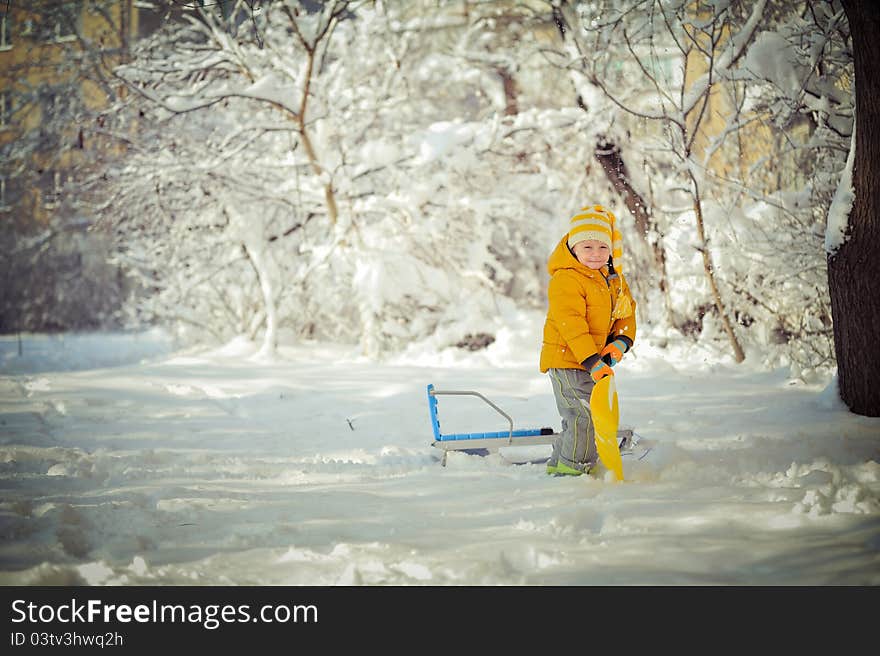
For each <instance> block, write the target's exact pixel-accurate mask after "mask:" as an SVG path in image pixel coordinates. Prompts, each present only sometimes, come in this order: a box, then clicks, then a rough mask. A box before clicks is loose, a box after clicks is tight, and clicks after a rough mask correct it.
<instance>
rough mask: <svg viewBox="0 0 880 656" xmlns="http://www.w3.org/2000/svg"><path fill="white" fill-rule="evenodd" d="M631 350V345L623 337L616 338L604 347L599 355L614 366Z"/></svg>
mask: <svg viewBox="0 0 880 656" xmlns="http://www.w3.org/2000/svg"><path fill="white" fill-rule="evenodd" d="M628 350H629V345H627V343H626V342H625V341H624V340H622V339H619V338H618V339H615V340H614V341H613V342H611V343H610V344H608V345H607V346H606V347H605V348H603V349H602V352H601V353H600V354H599V357H600V358H602V360H604V361H605V362H606V363H607V364H608V365H609V366H611V367H613V366H614V365H616V364H617V363H618V362H620V361H621V360H623V354H624V353H626V352H627V351H628Z"/></svg>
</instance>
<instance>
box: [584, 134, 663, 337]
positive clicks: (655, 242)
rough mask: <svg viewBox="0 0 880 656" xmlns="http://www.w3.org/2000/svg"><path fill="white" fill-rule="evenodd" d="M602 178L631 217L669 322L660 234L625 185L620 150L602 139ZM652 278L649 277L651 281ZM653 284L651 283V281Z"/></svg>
mask: <svg viewBox="0 0 880 656" xmlns="http://www.w3.org/2000/svg"><path fill="white" fill-rule="evenodd" d="M594 154H595V157H596V159H597V160H598V162H599V164H601V165H602V170H603V171H604V172H605V175H606V177H607V178H608V180H609V181H610V182H611V184H612V185H613V186H614V189H615V191H617V193H618V194H620V195H621V197H622V198H623V202H624V204H625V205H626V208H627V209H628V210H629V212H630V214H632V216H633V218H634V219H635V222H636V234H638V236H639V238H640V239H641V241H642V244H643V245H644V247H645V249H646V250H647V251H648V252H649V253H651V255H652V257H653V263H652V266H653V269H654V274H655V275H656V278H655V280H656V287H657V289H659V290H660V294H661V295H662V297H663V304H664V309H665V311H666V318H667V321H669V322H670V323H671V322H672V316H673V315H672V301H671V300H670V298H669V284H668V282H667V277H666V251H665V250H664V249H663V244H661V243H660V233H659V231H658V230H657V224H656V222H655V221H654V217H653V215H652V214H651V211H650V209H648V204H647V203H646V202H645V200H644V198H642V196H641V194H639V192H637V191H636V190H635V189H634V188H633V186H632V184H631V183H630V181H629V175H628V173H627V171H626V163H625V162H624V161H623V156H622V155H621V153H620V147H619V146H618V145H617V144H615V143H612V142H610V141H606V140H605V139H600V140H599V142H598V143H597V144H596V150H595V152H594ZM653 277H654V276H652V278H653ZM652 282H653V281H652Z"/></svg>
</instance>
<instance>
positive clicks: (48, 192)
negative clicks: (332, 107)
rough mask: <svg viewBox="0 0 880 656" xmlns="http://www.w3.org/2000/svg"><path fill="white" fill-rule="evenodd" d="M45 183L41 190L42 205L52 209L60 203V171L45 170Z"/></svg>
mask: <svg viewBox="0 0 880 656" xmlns="http://www.w3.org/2000/svg"><path fill="white" fill-rule="evenodd" d="M47 174H48V175H47V177H48V180H47V184H46V187H45V189H44V191H43V207H45V208H47V209H52V208H54V207H58V205H60V204H61V172H60V171H47Z"/></svg>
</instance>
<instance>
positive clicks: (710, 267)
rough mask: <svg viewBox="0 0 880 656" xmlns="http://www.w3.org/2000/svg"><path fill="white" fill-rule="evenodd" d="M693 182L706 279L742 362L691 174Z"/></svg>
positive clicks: (723, 323) (693, 181)
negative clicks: (718, 280) (719, 286)
mask: <svg viewBox="0 0 880 656" xmlns="http://www.w3.org/2000/svg"><path fill="white" fill-rule="evenodd" d="M691 183H692V184H693V187H694V192H693V196H694V216H695V217H696V221H697V239H698V240H699V243H700V254H701V255H702V256H703V271H704V272H705V274H706V279H707V280H708V281H709V288H710V289H711V290H712V300H713V301H714V303H715V309H716V310H718V317H719V318H720V319H721V325H722V327H723V328H724V332H725V333H727V338H728V339H729V340H730V346H731V348H733V358H734V360H736V361H737V362H742V361H743V360H745V359H746V354H745V353H744V352H743V349H742V346H741V345H740V343H739V340H738V339H737V337H736V332H735V331H734V330H733V324H732V323H731V322H730V317H728V316H727V309H726V308H725V305H724V301H723V299H722V298H721V290H720V289H718V283H717V282H716V280H715V265H714V264H713V263H712V254H711V253H710V252H709V243H708V242H707V241H706V226H705V223H704V221H703V201H702V197H701V195H700V187H699V185H698V183H697V181H696V179H695V178H694V177H693V176H691Z"/></svg>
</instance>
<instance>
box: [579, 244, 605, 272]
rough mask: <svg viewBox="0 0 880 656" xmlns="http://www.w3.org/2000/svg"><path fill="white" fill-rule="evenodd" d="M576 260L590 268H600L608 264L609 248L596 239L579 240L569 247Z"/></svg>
mask: <svg viewBox="0 0 880 656" xmlns="http://www.w3.org/2000/svg"><path fill="white" fill-rule="evenodd" d="M571 252H572V253H574V256H575V257H576V258H577V260H578V262H580V263H581V264H583V265H584V266H586V267H589V268H591V269H601V268H602V267H603V266H605V265H606V264H608V257H609V256H610V255H611V250H610V249H609V248H608V246H606V245H605V244H604V243H603V242H601V241H599V240H597V239H586V240H584V241H579V242H578V243H576V244H575V245H574V247H573V248H572V249H571Z"/></svg>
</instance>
